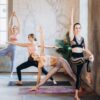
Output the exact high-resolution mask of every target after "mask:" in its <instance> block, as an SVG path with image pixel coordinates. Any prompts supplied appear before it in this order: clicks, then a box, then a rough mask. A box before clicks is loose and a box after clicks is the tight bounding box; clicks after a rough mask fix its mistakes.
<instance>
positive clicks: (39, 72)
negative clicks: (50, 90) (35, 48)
mask: <svg viewBox="0 0 100 100" xmlns="http://www.w3.org/2000/svg"><path fill="white" fill-rule="evenodd" d="M41 70H42V67H41V65H40V64H39V65H38V77H37V84H39V83H40V81H41Z"/></svg>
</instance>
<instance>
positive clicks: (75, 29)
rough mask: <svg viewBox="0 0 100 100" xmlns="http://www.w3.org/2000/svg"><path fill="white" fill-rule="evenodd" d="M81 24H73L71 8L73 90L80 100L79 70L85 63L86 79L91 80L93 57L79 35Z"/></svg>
mask: <svg viewBox="0 0 100 100" xmlns="http://www.w3.org/2000/svg"><path fill="white" fill-rule="evenodd" d="M80 30H81V25H80V23H75V24H74V25H73V9H72V15H71V29H70V34H69V36H70V41H71V47H72V57H71V61H72V63H73V64H76V66H77V72H76V90H75V99H76V100H80V98H79V95H78V92H79V89H80V78H81V70H82V68H83V65H84V64H85V63H87V72H88V73H87V75H88V77H87V76H86V78H87V80H88V81H89V82H90V81H91V76H90V75H91V74H90V71H91V70H90V68H89V66H88V65H89V63H90V61H92V62H93V60H94V57H93V54H92V53H91V52H90V51H89V50H88V49H87V48H86V46H85V42H84V38H83V37H82V36H81V35H80ZM84 51H85V52H86V53H87V54H88V55H89V57H84V55H83V52H84Z"/></svg>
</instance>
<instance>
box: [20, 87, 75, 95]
mask: <svg viewBox="0 0 100 100" xmlns="http://www.w3.org/2000/svg"><path fill="white" fill-rule="evenodd" d="M30 89H31V88H20V91H19V94H52V93H55V94H61V93H74V91H75V89H74V88H73V87H63V86H62V87H58V86H57V87H55V86H54V87H41V88H39V90H36V91H30Z"/></svg>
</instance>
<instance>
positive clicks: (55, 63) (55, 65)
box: [31, 55, 76, 90]
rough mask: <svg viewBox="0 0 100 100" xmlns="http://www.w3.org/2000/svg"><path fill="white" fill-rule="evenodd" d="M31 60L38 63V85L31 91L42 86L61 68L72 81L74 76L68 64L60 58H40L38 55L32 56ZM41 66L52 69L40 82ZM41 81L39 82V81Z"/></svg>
mask: <svg viewBox="0 0 100 100" xmlns="http://www.w3.org/2000/svg"><path fill="white" fill-rule="evenodd" d="M32 57H33V59H35V60H37V61H38V83H39V84H37V85H36V87H33V88H32V89H31V90H37V89H38V88H39V87H40V86H42V85H43V84H44V83H45V82H46V81H47V80H48V79H49V78H50V77H51V76H53V75H54V74H55V73H57V72H58V71H59V70H60V69H61V68H64V70H65V71H66V73H67V74H68V75H69V76H70V77H71V78H72V79H73V80H74V81H76V79H75V75H74V73H73V71H72V69H71V67H70V65H69V63H68V62H67V61H66V60H65V59H64V58H62V57H55V56H47V55H46V56H40V55H32ZM43 66H52V69H51V70H50V71H49V72H48V74H47V75H46V77H45V78H44V79H43V80H41V69H42V68H43ZM40 80H41V81H40Z"/></svg>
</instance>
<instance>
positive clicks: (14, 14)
mask: <svg viewBox="0 0 100 100" xmlns="http://www.w3.org/2000/svg"><path fill="white" fill-rule="evenodd" d="M14 17H15V18H16V21H17V25H15V26H16V27H17V30H18V33H19V32H20V24H19V20H18V17H17V16H16V13H15V11H13V12H12V14H11V16H10V20H9V32H12V25H13V18H14Z"/></svg>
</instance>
